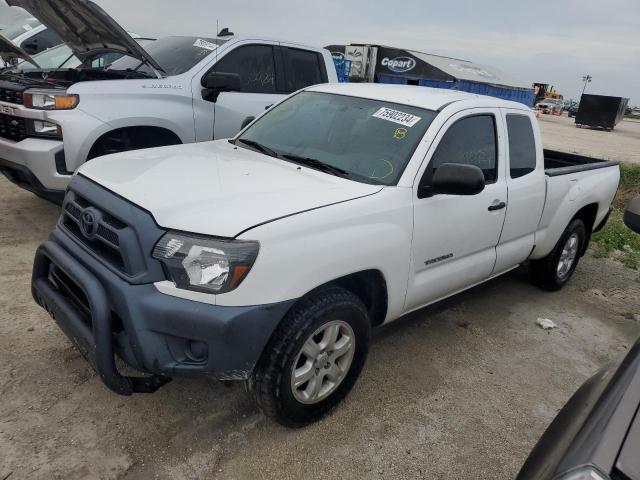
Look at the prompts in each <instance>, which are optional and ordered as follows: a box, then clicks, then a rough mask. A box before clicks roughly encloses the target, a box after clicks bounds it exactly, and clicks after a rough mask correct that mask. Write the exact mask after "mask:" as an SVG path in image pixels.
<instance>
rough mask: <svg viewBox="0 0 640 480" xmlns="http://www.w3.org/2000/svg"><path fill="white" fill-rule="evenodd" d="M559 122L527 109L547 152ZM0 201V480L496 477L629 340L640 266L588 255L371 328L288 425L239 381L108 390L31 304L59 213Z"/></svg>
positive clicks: (507, 472) (1, 193) (639, 331)
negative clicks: (268, 413) (542, 283)
mask: <svg viewBox="0 0 640 480" xmlns="http://www.w3.org/2000/svg"><path fill="white" fill-rule="evenodd" d="M566 120H567V119H564V118H552V117H550V118H543V119H542V120H541V124H542V126H543V130H544V132H545V133H544V136H545V142H546V143H547V146H549V147H555V148H558V147H559V146H558V145H556V144H554V142H556V141H560V140H561V139H562V138H565V137H566V135H567V133H563V132H564V131H565V130H566V131H567V132H573V133H574V134H575V138H573V139H572V140H571V142H574V143H571V145H581V144H582V139H581V138H578V136H580V137H582V135H583V134H586V133H587V132H588V131H586V130H585V131H584V132H583V131H582V130H578V129H575V128H574V129H572V130H571V129H570V128H569V126H568V124H567V125H565V123H566ZM629 123H630V122H629ZM622 125H623V126H625V127H626V126H627V125H626V122H625V123H623V124H622ZM638 126H639V127H640V125H638ZM633 128H636V126H633V127H632V130H633ZM554 129H557V131H556V130H554ZM625 131H626V130H625V129H623V128H620V129H617V131H615V132H613V133H605V132H592V135H594V136H595V135H597V136H599V137H600V136H602V137H603V138H608V139H610V140H611V139H616V138H618V137H620V138H622V136H624V135H626V134H625V133H624V132H625ZM637 131H638V130H637V129H636V130H635V132H636V133H633V132H631V133H630V134H629V135H630V136H631V138H632V139H633V138H635V139H636V140H638V137H637ZM549 132H552V133H549ZM625 138H626V137H625ZM566 141H567V142H568V140H566ZM593 142H594V149H595V148H596V147H598V148H600V149H601V150H598V152H600V151H602V152H604V155H610V154H611V155H612V154H613V153H611V152H615V148H618V147H619V145H618V140H616V141H613V145H611V146H609V147H607V146H605V144H604V142H602V141H601V140H598V141H596V140H593ZM619 142H622V140H619ZM585 148H587V147H585ZM589 148H591V147H589ZM619 148H622V147H619ZM639 151H640V149H639V148H638V147H637V143H636V146H635V147H634V148H630V149H629V150H625V151H624V152H623V153H622V156H624V157H626V156H627V155H628V157H629V158H631V157H633V156H634V155H635V157H634V158H636V160H637V159H638V157H637V156H638V152H639ZM585 153H588V152H585ZM0 204H1V205H2V206H3V207H2V209H1V210H0V249H1V250H0V251H1V252H2V256H0V271H2V272H3V275H2V276H0V364H2V365H3V367H2V368H1V369H0V399H1V400H0V480H5V479H6V478H7V477H6V476H7V475H9V474H10V477H9V478H10V480H16V479H30V480H31V479H52V478H60V479H70V480H72V479H89V478H100V479H143V480H144V479H178V480H181V479H200V478H211V479H213V478H215V479H244V478H247V479H270V478H279V479H298V478H314V479H315V478H336V477H339V478H371V479H378V478H380V479H382V478H384V479H394V478H398V479H403V478H442V479H449V478H451V479H460V480H463V479H474V480H475V479H477V478H494V479H509V478H513V477H514V475H515V473H516V472H517V471H518V469H519V467H520V466H521V464H522V462H523V461H524V459H525V458H526V456H527V454H528V452H529V451H530V450H531V448H532V447H533V445H534V444H535V442H536V440H537V439H538V438H539V436H540V435H541V434H542V432H543V431H544V429H545V428H546V426H547V425H548V423H549V422H550V420H551V419H552V418H553V417H554V416H555V414H556V412H557V411H558V409H559V408H560V407H561V406H562V405H563V404H564V402H565V401H566V400H567V399H568V398H569V396H570V395H571V394H572V393H573V391H574V390H575V389H576V388H577V387H578V386H579V385H580V384H581V383H582V382H583V381H584V380H585V379H586V378H588V377H589V376H590V375H592V374H593V373H594V372H595V371H596V370H597V369H598V368H600V367H601V366H602V365H604V364H605V363H606V362H608V361H610V360H611V359H614V358H616V357H618V356H619V355H621V354H622V353H623V352H624V350H625V349H626V348H628V347H629V345H630V344H631V343H632V342H633V341H634V339H635V338H637V337H638V335H640V322H639V319H640V275H639V273H638V272H637V271H632V270H629V269H626V268H624V267H622V266H621V265H620V264H618V263H615V262H614V261H612V260H603V259H595V258H592V257H591V256H590V255H588V256H587V257H585V258H584V259H583V260H582V262H581V263H580V265H579V267H578V269H577V272H576V274H575V276H574V278H573V279H572V281H571V282H570V284H569V285H568V286H567V287H566V288H565V289H564V290H563V291H561V292H556V293H547V292H542V291H540V290H538V289H537V288H535V287H533V286H531V285H530V284H529V283H528V282H527V276H526V271H525V269H524V268H521V269H518V270H516V271H514V272H512V273H510V274H508V275H506V276H503V277H501V278H499V279H496V280H493V281H491V282H489V283H487V284H485V285H482V286H479V287H476V288H474V289H472V290H470V291H468V292H466V293H463V294H461V295H458V296H456V297H454V298H452V299H450V300H447V301H446V302H443V303H441V304H439V305H437V306H434V307H429V308H427V309H423V310H421V311H419V312H416V313H414V314H411V315H409V316H408V317H406V318H404V319H401V320H399V321H398V322H395V323H394V324H392V325H389V326H387V327H383V328H381V329H378V330H377V331H376V332H375V333H374V338H373V342H372V348H371V353H370V356H369V359H368V362H367V365H366V366H365V369H364V372H363V375H362V377H361V379H360V380H359V382H358V383H357V385H356V387H355V389H354V391H353V392H352V393H351V394H350V396H349V397H348V398H347V400H346V401H345V402H344V404H343V405H341V406H340V407H339V408H338V409H337V410H336V411H335V412H334V413H333V414H331V415H330V416H329V417H328V418H327V419H325V420H323V421H321V422H319V423H317V424H315V425H312V426H310V427H308V428H305V429H302V430H287V429H284V428H282V427H279V426H278V425H276V424H274V423H273V422H271V421H270V420H268V419H266V418H265V417H264V416H263V415H262V414H261V413H260V412H259V411H258V410H257V409H256V407H255V406H254V403H253V401H252V398H251V396H250V394H248V393H247V392H245V390H244V388H243V387H242V386H241V385H239V384H234V385H232V386H231V387H226V386H224V385H222V384H219V383H214V382H209V381H206V380H193V379H177V380H174V381H173V382H171V383H170V384H168V385H167V386H166V387H164V388H162V389H161V390H160V391H158V392H157V393H155V394H153V395H137V396H134V397H130V398H125V397H118V396H115V395H114V394H111V393H110V392H109V391H108V390H107V389H106V388H105V387H103V386H102V385H101V383H100V381H99V380H98V378H97V377H96V375H95V374H94V373H93V372H92V371H91V370H90V368H89V367H88V366H87V364H86V363H85V361H84V360H83V359H82V358H81V357H80V355H79V354H78V353H77V351H76V350H75V349H74V348H72V347H71V346H70V344H69V342H68V341H67V339H66V338H65V337H64V335H63V334H62V333H61V332H60V331H59V330H58V328H57V327H56V326H55V325H54V324H53V322H52V320H51V319H49V317H48V316H47V315H46V314H45V312H44V311H42V310H41V309H39V308H38V307H36V306H35V304H34V302H33V301H32V300H31V297H30V289H29V280H30V274H31V265H32V259H33V254H34V251H35V249H36V247H37V245H38V244H39V243H40V242H42V241H43V240H44V239H45V238H46V237H47V235H48V233H49V231H50V229H51V227H52V226H53V225H54V223H55V220H56V217H57V215H58V212H59V211H58V208H57V207H55V206H53V205H51V204H49V203H47V202H45V201H43V200H40V199H38V198H36V197H34V196H33V195H31V194H29V193H27V192H24V191H22V190H20V189H18V188H16V187H15V186H13V185H11V184H9V183H8V182H6V181H5V180H4V179H1V180H0ZM539 317H543V318H550V319H552V320H553V321H555V322H556V323H557V324H558V328H556V329H554V330H551V331H548V332H547V331H543V330H541V329H540V328H539V327H538V326H536V324H535V322H536V319H537V318H539Z"/></svg>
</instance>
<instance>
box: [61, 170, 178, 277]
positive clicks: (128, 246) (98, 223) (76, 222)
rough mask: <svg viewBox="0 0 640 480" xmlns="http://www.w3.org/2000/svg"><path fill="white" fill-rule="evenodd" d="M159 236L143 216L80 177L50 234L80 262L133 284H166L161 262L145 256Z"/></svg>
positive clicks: (146, 215) (159, 231) (162, 232)
mask: <svg viewBox="0 0 640 480" xmlns="http://www.w3.org/2000/svg"><path fill="white" fill-rule="evenodd" d="M165 234H166V230H164V229H161V228H159V227H158V225H157V224H156V222H155V220H154V219H153V217H152V216H151V214H150V213H149V212H147V211H146V210H143V209H142V208H140V207H138V206H137V205H134V204H132V203H130V202H128V201H126V200H125V199H123V198H121V197H119V196H117V195H115V194H114V193H112V192H110V191H108V190H106V189H104V188H102V187H101V186H99V185H98V184H96V183H95V182H93V181H92V180H89V179H88V178H86V177H84V176H83V175H82V174H78V175H76V176H74V177H73V179H72V180H71V183H70V185H69V189H68V190H67V193H66V195H65V198H64V202H63V204H62V214H61V215H60V220H59V221H58V225H57V227H56V229H55V230H54V236H58V235H62V236H61V237H59V241H60V243H62V244H65V243H66V244H68V245H70V248H72V249H76V250H75V251H76V253H77V254H78V255H79V256H81V257H83V258H81V259H80V260H83V261H85V262H87V263H91V262H92V261H93V260H94V259H95V260H97V261H98V262H100V263H102V264H103V265H104V266H105V267H107V268H108V269H109V270H110V271H111V273H114V274H116V275H117V276H119V277H120V278H122V279H123V280H124V281H126V282H128V283H131V284H133V285H140V284H147V283H153V282H157V281H161V280H166V278H167V276H166V274H165V272H164V269H163V266H162V263H160V262H159V261H158V260H156V259H154V258H153V257H152V256H151V252H152V251H153V248H154V246H155V245H156V244H157V243H158V240H160V238H162V236H163V235H165ZM71 244H74V245H73V246H71ZM80 250H83V251H80ZM89 257H92V258H89Z"/></svg>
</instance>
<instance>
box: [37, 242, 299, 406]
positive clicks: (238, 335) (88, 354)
mask: <svg viewBox="0 0 640 480" xmlns="http://www.w3.org/2000/svg"><path fill="white" fill-rule="evenodd" d="M32 294H33V297H34V299H35V300H36V302H37V303H38V304H39V305H40V306H42V307H43V308H44V309H45V310H47V311H48V312H49V314H50V315H51V316H52V317H53V318H54V319H55V321H56V322H57V324H58V325H59V326H60V328H61V329H62V330H63V331H64V333H65V334H66V335H67V336H68V337H69V339H70V340H71V341H72V342H73V343H74V344H75V345H76V346H77V347H78V349H79V350H80V351H81V352H82V354H83V356H84V357H85V358H86V359H87V360H88V361H89V362H90V363H91V364H92V365H93V366H94V368H95V369H96V371H97V372H98V373H99V375H100V377H101V379H102V381H103V382H104V384H105V385H106V386H107V387H109V388H110V389H111V390H113V391H114V392H116V393H118V394H121V395H130V394H132V393H135V392H152V391H155V390H156V389H157V388H159V387H160V386H162V385H163V384H164V383H166V382H167V381H168V379H169V378H170V377H171V376H173V375H178V374H187V375H189V374H192V375H204V376H208V377H212V378H216V379H222V380H243V379H247V378H249V377H250V375H251V373H252V371H253V369H254V367H255V365H256V363H257V362H258V360H259V358H260V355H261V353H262V351H263V349H264V347H265V346H266V344H267V342H268V341H269V338H270V337H271V334H272V333H273V331H274V330H275V328H276V326H277V325H278V323H279V322H280V320H281V319H282V318H283V317H284V315H285V314H286V312H287V311H288V309H289V308H290V306H291V305H292V303H293V301H288V302H283V303H277V304H271V305H255V306H246V307H223V306H216V305H210V304H204V303H200V302H195V301H192V300H186V299H180V298H176V297H172V296H168V295H165V294H163V293H160V292H159V291H158V290H157V289H156V287H155V286H154V285H153V284H139V285H132V284H129V283H127V282H126V281H124V280H123V279H122V278H120V277H119V276H117V275H115V274H114V273H112V272H111V271H109V270H108V269H106V268H105V267H104V266H103V265H101V264H100V263H99V262H98V261H97V260H94V259H92V258H91V257H90V256H86V255H84V254H82V250H79V249H77V247H76V248H74V244H73V242H71V243H68V244H67V242H66V241H64V234H63V233H61V232H59V231H54V234H52V236H51V239H50V240H49V241H48V242H46V243H44V244H43V245H41V246H40V248H39V249H38V251H37V253H36V258H35V263H34V268H33V278H32ZM116 357H119V358H121V359H122V360H124V362H125V363H126V364H128V365H129V366H131V367H133V368H134V369H136V370H139V371H142V372H145V373H148V374H151V376H144V377H140V376H139V377H130V376H124V375H122V374H121V373H120V371H119V370H118V368H117V366H116V362H115V359H116Z"/></svg>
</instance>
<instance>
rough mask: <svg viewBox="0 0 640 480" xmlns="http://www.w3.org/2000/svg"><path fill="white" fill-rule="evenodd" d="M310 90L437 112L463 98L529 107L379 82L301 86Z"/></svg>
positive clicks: (475, 103) (475, 104)
mask: <svg viewBox="0 0 640 480" xmlns="http://www.w3.org/2000/svg"><path fill="white" fill-rule="evenodd" d="M305 90H306V91H312V92H323V93H333V94H336V95H348V96H351V97H362V98H371V99H374V100H380V101H384V102H393V103H400V104H404V105H411V106H414V107H418V108H424V109H426V110H433V111H439V110H442V109H443V108H444V107H446V106H447V105H449V104H451V103H454V102H461V101H466V102H465V103H469V104H473V105H469V107H470V108H471V107H493V108H500V107H503V108H515V109H519V110H530V108H528V107H526V106H525V105H523V104H522V103H517V102H510V101H508V100H502V99H500V98H496V97H489V96H486V95H477V94H474V93H467V92H461V91H459V90H446V89H442V88H431V87H422V86H414V85H392V84H381V83H325V84H322V85H314V86H312V87H308V88H306V89H305Z"/></svg>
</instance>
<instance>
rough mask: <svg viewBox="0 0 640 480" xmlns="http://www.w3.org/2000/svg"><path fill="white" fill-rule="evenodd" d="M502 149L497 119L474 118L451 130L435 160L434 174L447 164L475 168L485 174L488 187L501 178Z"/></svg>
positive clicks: (463, 121)
mask: <svg viewBox="0 0 640 480" xmlns="http://www.w3.org/2000/svg"><path fill="white" fill-rule="evenodd" d="M497 154H498V149H497V146H496V125H495V119H494V117H493V115H474V116H471V117H466V118H463V119H461V120H458V121H457V122H456V123H454V124H453V125H451V126H450V127H449V130H447V132H446V133H445V134H444V136H443V137H442V140H440V143H439V144H438V148H437V149H436V151H435V153H434V154H433V157H431V164H430V168H429V169H428V170H427V171H430V173H431V174H433V172H434V171H435V170H436V169H437V168H438V167H439V166H440V165H442V164H443V163H463V164H468V165H475V166H477V167H479V168H480V169H481V170H482V172H483V173H484V179H485V182H486V183H492V182H495V181H496V179H497V178H498V168H497V163H498V155H497Z"/></svg>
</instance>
